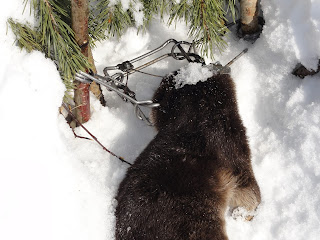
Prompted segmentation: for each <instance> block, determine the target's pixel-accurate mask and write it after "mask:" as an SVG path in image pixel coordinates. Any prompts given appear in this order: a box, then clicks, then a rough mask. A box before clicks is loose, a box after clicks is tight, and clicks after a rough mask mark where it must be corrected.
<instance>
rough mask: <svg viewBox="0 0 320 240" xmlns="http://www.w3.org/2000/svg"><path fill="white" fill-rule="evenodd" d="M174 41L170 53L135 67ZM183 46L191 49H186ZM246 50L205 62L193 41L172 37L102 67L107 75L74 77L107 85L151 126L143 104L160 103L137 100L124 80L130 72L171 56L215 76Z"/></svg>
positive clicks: (149, 106)
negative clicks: (226, 60) (222, 61)
mask: <svg viewBox="0 0 320 240" xmlns="http://www.w3.org/2000/svg"><path fill="white" fill-rule="evenodd" d="M172 43H173V46H172V47H171V51H170V52H169V53H166V54H163V55H161V56H159V57H156V58H154V59H153V60H151V61H148V62H146V63H144V64H142V65H140V66H137V67H134V65H133V64H137V63H139V62H140V61H142V60H143V59H145V58H148V57H150V56H152V55H154V54H156V53H158V52H159V51H160V50H162V49H164V48H165V47H167V46H168V45H169V44H172ZM184 47H185V48H188V49H187V50H186V49H185V48H184ZM247 51H248V49H247V48H246V49H244V50H243V51H242V52H241V53H240V54H238V55H237V56H236V57H235V58H233V59H232V60H231V61H230V62H229V63H228V64H226V65H225V66H222V65H221V64H220V63H219V62H216V63H211V64H209V65H206V64H205V61H204V59H203V58H202V57H200V56H199V55H198V53H197V51H196V48H195V43H194V42H192V43H190V42H187V41H177V40H175V39H169V40H167V41H165V42H164V43H163V44H162V45H161V46H159V47H158V48H156V49H154V50H152V51H150V52H147V53H145V54H143V55H141V56H138V57H136V58H134V59H132V60H130V61H124V62H122V63H120V64H118V65H116V66H108V67H105V68H104V70H103V73H104V76H102V75H99V74H93V73H90V74H89V73H85V72H79V73H77V74H76V76H75V79H76V80H78V81H80V82H84V83H92V82H96V83H99V84H101V85H103V86H105V87H106V88H107V89H108V90H110V91H114V92H116V93H117V94H118V95H119V96H120V97H121V98H122V99H123V100H125V101H129V102H131V103H132V104H133V106H134V113H135V115H136V116H137V118H138V119H140V120H143V121H145V122H146V123H147V124H148V125H152V123H151V122H150V121H149V119H148V117H147V116H146V115H145V114H144V113H143V111H142V110H141V107H148V108H154V107H158V106H159V103H154V102H152V100H142V101H138V100H137V99H136V94H135V92H133V91H132V90H130V89H129V87H128V86H127V84H126V83H124V79H125V78H127V79H128V77H129V75H131V74H133V73H135V72H140V73H144V72H141V70H142V69H144V68H146V67H148V66H151V65H153V64H155V63H157V62H159V61H161V60H163V59H166V58H168V57H172V58H173V59H175V60H179V61H181V60H187V61H188V62H189V63H192V62H196V63H201V64H202V65H203V66H204V67H207V68H208V69H209V70H210V71H212V73H213V75H216V74H230V65H231V64H232V63H234V62H235V61H236V60H237V59H238V58H239V57H241V56H242V55H243V54H244V53H246V52H247ZM114 70H116V71H117V72H116V73H114V74H113V75H111V76H110V75H109V71H114ZM144 74H148V75H151V76H156V75H153V74H149V73H144ZM158 77H160V76H158Z"/></svg>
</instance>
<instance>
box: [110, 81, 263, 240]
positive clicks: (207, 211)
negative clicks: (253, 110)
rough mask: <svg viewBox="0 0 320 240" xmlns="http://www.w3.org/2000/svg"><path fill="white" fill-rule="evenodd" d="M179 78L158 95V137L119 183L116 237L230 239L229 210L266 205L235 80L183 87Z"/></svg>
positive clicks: (163, 84)
mask: <svg viewBox="0 0 320 240" xmlns="http://www.w3.org/2000/svg"><path fill="white" fill-rule="evenodd" d="M173 79H174V76H173V75H171V76H168V77H166V78H164V79H163V80H162V82H161V85H160V87H159V89H158V90H157V92H156V93H155V95H154V99H153V101H154V102H158V103H160V107H159V108H155V109H154V110H153V113H152V119H153V122H154V124H155V127H156V128H157V130H158V134H157V135H156V137H155V138H154V139H153V140H152V141H151V142H150V144H149V145H148V146H147V147H146V148H145V150H144V151H143V152H142V153H141V154H140V156H139V157H138V158H137V159H136V161H135V163H134V164H133V165H132V166H131V167H130V168H129V169H128V172H127V175H126V177H125V178H124V180H123V181H122V183H121V185H120V188H119V191H118V195H117V197H116V199H117V201H118V206H117V208H116V239H117V240H150V239H160V240H188V239H189V240H196V239H197V240H225V239H228V238H227V236H226V231H225V220H224V214H225V210H226V208H227V206H228V205H230V206H231V207H232V208H235V207H238V206H241V207H244V208H246V209H247V210H248V211H253V210H255V209H256V208H257V206H258V204H259V203H260V199H261V198H260V190H259V186H258V184H257V182H256V180H255V177H254V175H253V171H252V167H251V162H250V149H249V146H248V142H247V138H246V130H245V128H244V126H243V124H242V121H241V118H240V116H239V113H238V108H237V102H236V97H235V87H234V84H233V81H232V79H231V77H230V76H229V75H217V76H213V77H211V78H209V79H208V80H207V81H205V82H198V83H197V84H196V85H185V86H184V87H183V88H180V89H176V88H175V86H174V85H175V83H174V80H173Z"/></svg>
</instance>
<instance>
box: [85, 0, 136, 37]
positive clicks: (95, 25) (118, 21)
mask: <svg viewBox="0 0 320 240" xmlns="http://www.w3.org/2000/svg"><path fill="white" fill-rule="evenodd" d="M94 2H96V5H95V9H94V10H92V11H91V13H90V19H89V35H90V37H91V39H92V40H93V42H94V41H102V40H105V39H107V38H108V37H110V36H112V37H114V36H116V35H117V36H121V35H122V33H123V31H124V30H125V29H126V28H127V27H129V26H134V20H133V17H132V11H131V10H130V9H128V10H124V9H123V7H122V4H121V2H120V1H118V2H117V4H115V5H110V1H108V0H107V1H96V0H95V1H94Z"/></svg>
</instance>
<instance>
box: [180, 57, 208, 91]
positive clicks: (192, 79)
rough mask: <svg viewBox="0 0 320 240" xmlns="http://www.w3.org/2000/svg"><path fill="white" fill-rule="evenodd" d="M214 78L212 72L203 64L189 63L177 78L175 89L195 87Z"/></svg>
mask: <svg viewBox="0 0 320 240" xmlns="http://www.w3.org/2000/svg"><path fill="white" fill-rule="evenodd" d="M209 77H212V72H211V71H210V70H209V69H208V68H207V67H205V66H202V64H201V63H189V64H187V65H186V66H184V67H182V68H181V69H180V70H179V71H178V74H177V75H176V76H175V78H174V79H175V82H176V85H175V87H176V88H177V89H178V88H182V87H183V86H184V85H186V84H189V85H195V84H197V82H205V81H206V80H207V79H208V78H209Z"/></svg>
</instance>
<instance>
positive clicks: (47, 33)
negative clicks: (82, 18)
mask: <svg viewBox="0 0 320 240" xmlns="http://www.w3.org/2000/svg"><path fill="white" fill-rule="evenodd" d="M26 1H28V0H25V3H26ZM29 1H30V3H31V4H30V7H31V8H32V9H33V10H34V14H35V18H36V19H37V20H38V24H39V25H38V26H37V27H35V28H34V29H32V28H31V27H30V26H28V25H25V24H21V23H18V22H15V21H13V20H12V19H9V20H8V23H9V24H10V26H11V29H12V31H13V33H14V34H15V35H16V37H17V41H18V44H19V45H20V46H21V47H23V48H26V49H27V50H28V51H32V50H39V51H41V52H43V53H45V56H46V57H48V58H50V59H52V60H53V61H54V62H55V63H56V65H57V68H58V70H59V72H60V75H61V77H62V80H63V83H64V84H65V85H66V88H67V90H71V89H73V88H74V85H73V77H74V74H75V73H76V72H78V71H79V70H84V69H86V68H90V66H91V65H90V64H89V63H88V60H87V58H85V57H84V56H83V55H82V54H81V50H80V47H79V46H78V44H77V43H76V41H75V39H74V32H73V30H72V29H71V27H70V25H69V23H70V22H71V20H70V5H69V4H68V3H70V0H60V1H57V0H29Z"/></svg>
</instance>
